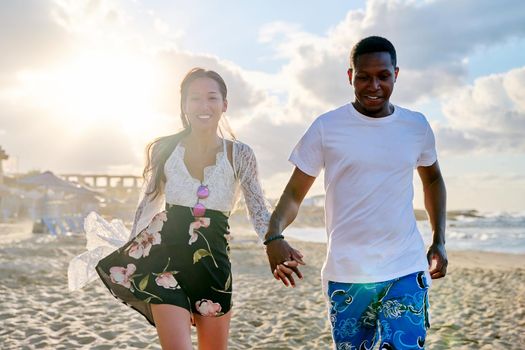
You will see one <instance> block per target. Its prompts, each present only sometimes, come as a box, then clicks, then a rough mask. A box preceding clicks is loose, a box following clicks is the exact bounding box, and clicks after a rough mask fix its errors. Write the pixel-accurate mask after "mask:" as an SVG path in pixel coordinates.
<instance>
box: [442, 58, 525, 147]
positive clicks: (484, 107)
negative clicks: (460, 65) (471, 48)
mask: <svg viewBox="0 0 525 350" xmlns="http://www.w3.org/2000/svg"><path fill="white" fill-rule="evenodd" d="M524 91H525V66H524V67H522V68H518V69H513V70H510V71H508V72H506V73H504V74H496V75H490V76H486V77H482V78H478V79H476V80H475V81H474V84H473V85H471V86H467V87H465V88H463V89H462V90H461V91H460V92H457V93H455V94H454V95H453V96H450V97H449V98H448V99H447V100H446V102H445V103H444V105H443V112H444V114H445V116H446V118H447V120H448V122H449V124H450V127H449V128H442V129H439V138H443V139H442V140H441V142H442V145H443V147H444V148H445V149H446V150H454V151H455V150H461V149H463V151H469V150H472V149H473V148H474V145H475V148H476V149H477V150H478V151H485V152H500V151H510V152H524V151H525V139H524V137H523V135H525V94H524ZM463 147H465V148H463Z"/></svg>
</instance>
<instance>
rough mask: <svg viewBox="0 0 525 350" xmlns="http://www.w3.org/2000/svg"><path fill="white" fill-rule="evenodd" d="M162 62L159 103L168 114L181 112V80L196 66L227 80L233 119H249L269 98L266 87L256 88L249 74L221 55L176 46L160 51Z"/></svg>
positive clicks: (160, 62)
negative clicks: (185, 49) (216, 55)
mask: <svg viewBox="0 0 525 350" xmlns="http://www.w3.org/2000/svg"><path fill="white" fill-rule="evenodd" d="M158 62H159V64H160V66H161V67H162V68H161V70H162V71H163V76H164V79H163V82H162V84H161V85H162V87H161V89H160V91H161V96H160V97H159V106H160V109H161V110H162V111H163V112H166V113H170V114H173V115H179V114H180V93H179V91H180V83H181V81H182V79H183V78H184V76H185V75H186V73H187V72H188V71H189V70H190V69H191V68H194V67H202V68H205V69H211V70H215V71H217V73H219V74H220V75H221V76H222V78H223V79H224V80H225V82H226V85H227V88H228V113H227V114H228V115H229V116H232V119H242V118H245V117H246V116H248V115H249V114H250V113H251V112H252V111H253V110H254V109H256V108H257V107H258V106H259V105H260V104H261V103H263V102H264V100H265V99H267V98H268V96H267V93H266V92H265V91H264V90H262V89H259V88H256V87H255V86H254V85H253V84H251V83H250V82H249V81H248V80H247V79H246V78H245V77H244V75H245V73H244V72H243V70H242V69H241V68H240V67H239V66H237V65H235V64H233V63H231V62H227V61H224V60H221V59H219V58H218V57H214V56H211V55H203V54H195V53H191V52H186V51H180V50H176V49H172V50H163V51H160V52H159V53H158Z"/></svg>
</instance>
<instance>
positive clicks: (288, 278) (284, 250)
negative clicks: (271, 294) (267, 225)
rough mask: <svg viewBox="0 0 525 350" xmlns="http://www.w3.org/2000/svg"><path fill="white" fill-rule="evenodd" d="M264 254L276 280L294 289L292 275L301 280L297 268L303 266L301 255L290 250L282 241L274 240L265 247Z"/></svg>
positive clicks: (286, 243) (301, 276)
mask: <svg viewBox="0 0 525 350" xmlns="http://www.w3.org/2000/svg"><path fill="white" fill-rule="evenodd" d="M266 254H267V255H268V262H269V263H270V269H271V271H272V273H273V276H274V277H275V279H276V280H281V281H282V282H283V284H284V285H285V286H287V287H288V286H290V285H291V286H292V287H295V280H294V278H293V274H294V273H295V274H296V275H297V277H299V278H300V279H302V278H303V275H302V274H301V271H299V268H298V266H299V265H304V264H305V263H304V262H303V255H302V254H301V252H300V251H298V250H297V249H294V248H292V247H291V246H290V245H289V244H288V242H286V241H285V240H284V239H279V240H274V241H271V242H270V243H268V245H267V246H266Z"/></svg>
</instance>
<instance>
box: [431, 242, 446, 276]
mask: <svg viewBox="0 0 525 350" xmlns="http://www.w3.org/2000/svg"><path fill="white" fill-rule="evenodd" d="M427 259H428V266H429V268H430V269H431V270H430V271H429V272H430V277H432V279H438V278H442V277H445V275H446V274H447V266H448V259H447V251H446V250H445V245H444V244H442V243H434V244H432V245H431V246H430V247H429V248H428V252H427ZM434 262H435V263H434Z"/></svg>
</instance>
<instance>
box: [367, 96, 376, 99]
mask: <svg viewBox="0 0 525 350" xmlns="http://www.w3.org/2000/svg"><path fill="white" fill-rule="evenodd" d="M367 98H369V99H371V100H377V99H378V98H379V97H377V96H367Z"/></svg>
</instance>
